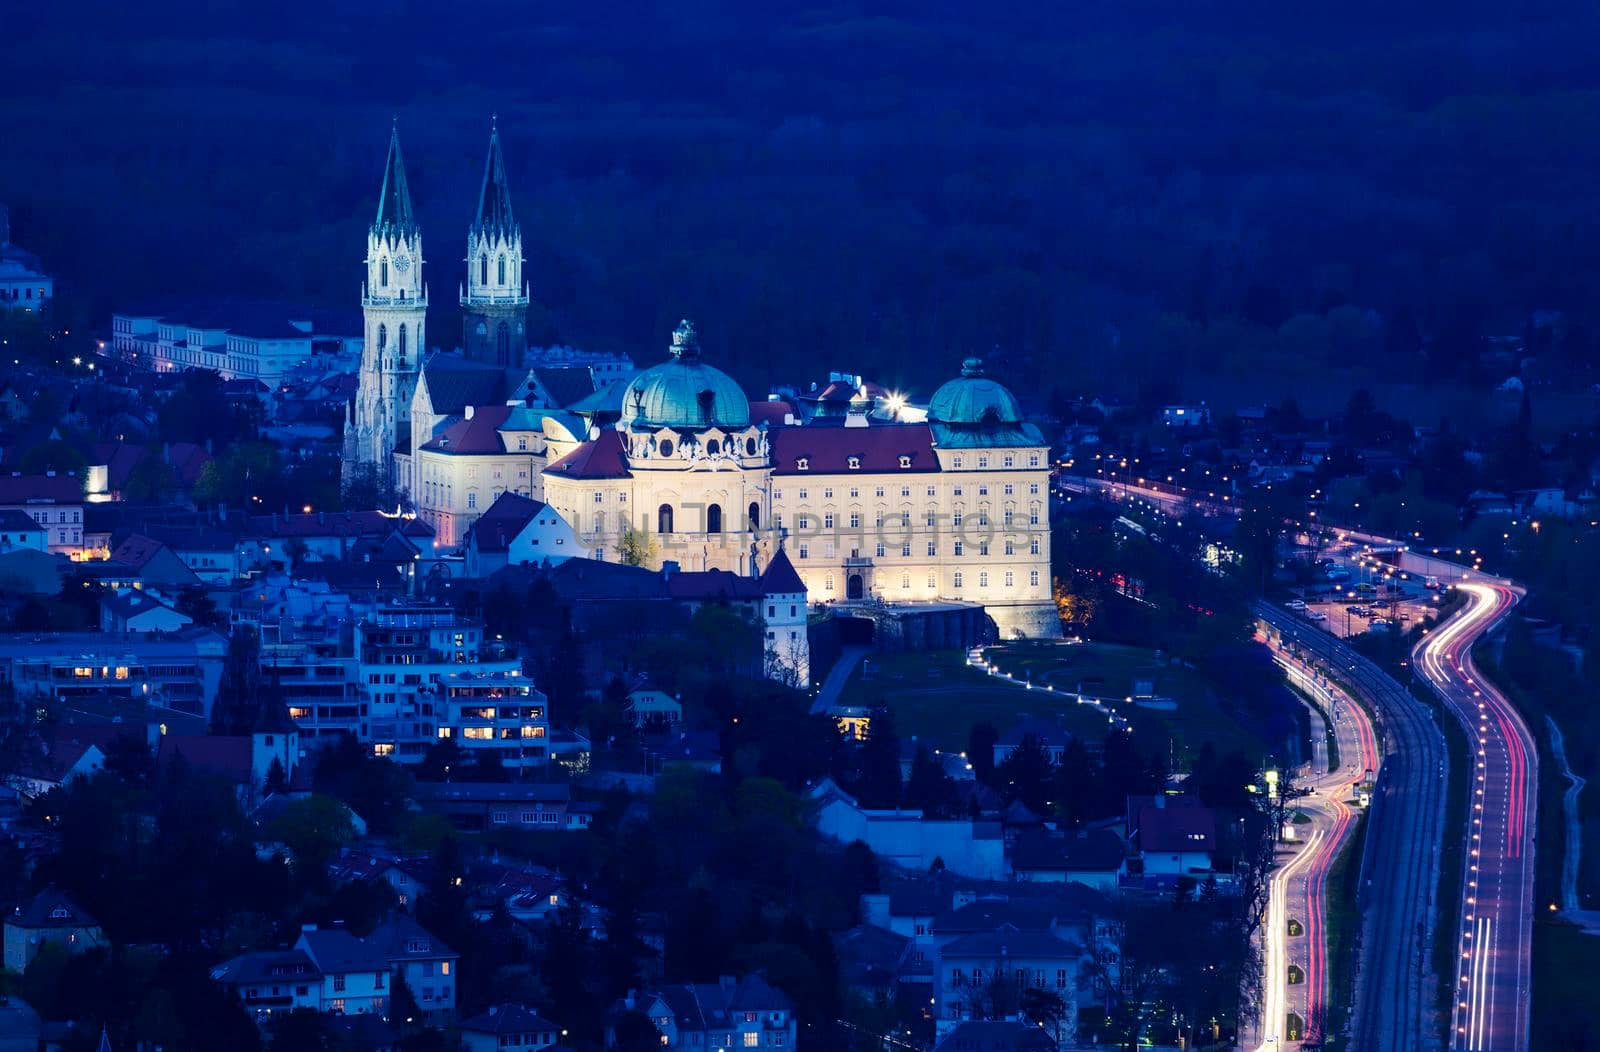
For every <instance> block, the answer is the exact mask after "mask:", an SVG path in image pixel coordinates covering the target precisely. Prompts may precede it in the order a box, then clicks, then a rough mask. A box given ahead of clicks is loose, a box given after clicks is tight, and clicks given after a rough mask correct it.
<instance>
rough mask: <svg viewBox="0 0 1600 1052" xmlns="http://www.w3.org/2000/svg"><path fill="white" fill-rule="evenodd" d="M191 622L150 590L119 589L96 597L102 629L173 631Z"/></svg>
mask: <svg viewBox="0 0 1600 1052" xmlns="http://www.w3.org/2000/svg"><path fill="white" fill-rule="evenodd" d="M193 623H194V621H193V619H192V618H190V617H189V616H188V615H187V614H181V613H179V612H178V611H177V610H174V609H173V608H172V607H171V606H169V605H168V604H167V603H164V602H162V601H161V600H160V599H158V598H156V596H154V595H152V594H151V593H150V592H146V591H143V590H141V589H138V588H123V589H120V590H118V591H116V592H113V593H112V594H110V595H108V596H106V597H105V598H103V599H101V600H100V631H102V632H115V633H124V632H155V633H161V632H176V631H178V630H179V629H181V628H185V627H187V626H189V625H192V624H193Z"/></svg>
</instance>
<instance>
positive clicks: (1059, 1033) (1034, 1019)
mask: <svg viewBox="0 0 1600 1052" xmlns="http://www.w3.org/2000/svg"><path fill="white" fill-rule="evenodd" d="M1019 1007H1020V1010H1021V1013H1022V1017H1023V1018H1024V1019H1026V1020H1028V1021H1029V1022H1031V1023H1033V1024H1035V1025H1036V1026H1040V1027H1043V1028H1044V1029H1045V1030H1046V1031H1048V1032H1049V1034H1050V1036H1051V1037H1052V1038H1053V1039H1054V1040H1055V1042H1056V1044H1058V1045H1059V1044H1061V1043H1062V1042H1063V1041H1064V1040H1065V1039H1066V1038H1067V1037H1068V1036H1070V1034H1071V1029H1072V1028H1071V1027H1070V1026H1064V1025H1063V1024H1066V1023H1068V1021H1069V1015H1068V1005H1067V1001H1066V999H1065V998H1063V997H1062V996H1061V995H1060V994H1058V993H1056V992H1055V991H1054V990H1048V989H1045V988H1043V987H1038V986H1030V987H1028V988H1027V989H1025V990H1023V991H1022V1003H1021V1005H1020V1006H1019Z"/></svg>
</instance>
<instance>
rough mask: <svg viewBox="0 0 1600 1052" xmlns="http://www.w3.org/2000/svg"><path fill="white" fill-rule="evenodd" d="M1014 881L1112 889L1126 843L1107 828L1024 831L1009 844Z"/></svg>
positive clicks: (1114, 888)
mask: <svg viewBox="0 0 1600 1052" xmlns="http://www.w3.org/2000/svg"><path fill="white" fill-rule="evenodd" d="M1010 855H1011V876H1012V879H1013V880H1020V881H1031V882H1035V883H1058V884H1066V883H1078V884H1084V885H1087V886H1088V887H1091V888H1095V889H1096V890H1098V891H1104V892H1113V891H1116V890H1117V884H1118V881H1119V879H1120V878H1121V876H1122V871H1123V866H1124V863H1125V862H1126V857H1127V846H1126V845H1125V844H1124V843H1123V841H1122V838H1121V837H1120V836H1118V835H1117V834H1116V833H1115V832H1114V831H1112V830H1109V829H1093V830H1078V831H1077V832H1075V833H1048V832H1045V831H1043V830H1038V831H1034V832H1029V833H1025V834H1023V835H1022V836H1019V837H1018V838H1017V840H1016V842H1015V843H1013V844H1012V845H1011V851H1010Z"/></svg>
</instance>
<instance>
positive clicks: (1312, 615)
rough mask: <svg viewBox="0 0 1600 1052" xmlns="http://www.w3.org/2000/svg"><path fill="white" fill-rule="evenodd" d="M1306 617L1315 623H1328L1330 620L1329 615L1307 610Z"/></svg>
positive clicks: (1319, 611)
mask: <svg viewBox="0 0 1600 1052" xmlns="http://www.w3.org/2000/svg"><path fill="white" fill-rule="evenodd" d="M1306 616H1307V617H1309V618H1310V619H1311V620H1313V621H1326V620H1327V619H1328V615H1327V614H1325V613H1323V612H1322V611H1321V610H1307V611H1306Z"/></svg>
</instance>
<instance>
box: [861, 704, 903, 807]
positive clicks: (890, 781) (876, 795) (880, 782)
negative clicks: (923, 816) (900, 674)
mask: <svg viewBox="0 0 1600 1052" xmlns="http://www.w3.org/2000/svg"><path fill="white" fill-rule="evenodd" d="M868 726H869V730H868V732H867V740H866V742H865V743H863V744H862V746H861V777H860V781H859V784H858V785H857V790H858V794H859V796H860V798H861V803H862V806H864V807H899V806H900V737H899V735H897V734H896V733H895V726H894V710H892V709H890V708H888V707H887V706H885V707H882V708H877V709H874V710H873V711H872V717H871V720H870V723H869V725H868Z"/></svg>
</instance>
